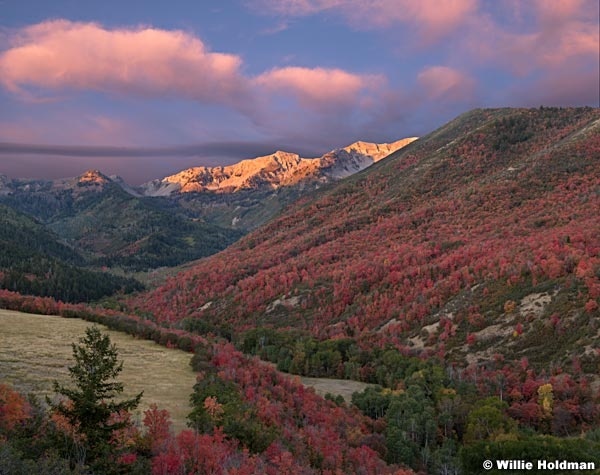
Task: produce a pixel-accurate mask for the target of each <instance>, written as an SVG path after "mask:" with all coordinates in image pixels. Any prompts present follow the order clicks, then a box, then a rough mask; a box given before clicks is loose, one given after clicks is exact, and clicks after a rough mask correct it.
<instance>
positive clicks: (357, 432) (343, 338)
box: [0, 107, 600, 474]
mask: <svg viewBox="0 0 600 475" xmlns="http://www.w3.org/2000/svg"><path fill="white" fill-rule="evenodd" d="M324 157H325V156H324ZM263 158H264V157H263ZM267 158H268V157H267ZM281 158H282V156H279V155H278V156H275V157H271V158H269V159H268V160H266V162H268V163H269V164H270V165H269V166H273V165H272V162H271V161H270V160H271V159H278V160H279V159H281ZM287 158H290V157H287ZM290 160H292V161H294V160H296V161H298V162H301V161H300V160H299V159H293V157H292V158H290ZM599 167H600V112H599V111H598V109H594V108H546V107H543V108H539V109H509V108H504V109H477V110H473V111H471V112H468V113H465V114H463V115H461V116H459V117H457V118H456V119H454V120H453V121H451V122H449V123H448V124H446V125H444V126H442V127H440V128H439V129H437V130H435V131H433V132H431V133H430V134H427V135H425V136H423V137H421V138H420V139H419V140H416V141H412V142H411V143H410V144H408V145H406V146H404V147H402V148H400V149H398V150H397V151H396V152H394V153H392V154H391V155H389V156H388V157H386V158H385V159H381V160H378V161H377V162H376V163H373V164H370V166H368V167H366V168H363V169H360V170H358V171H356V173H352V174H351V175H349V176H347V177H345V178H343V179H340V180H339V181H336V182H327V183H326V182H319V180H317V181H310V180H309V181H306V182H303V185H302V186H304V187H305V188H304V189H303V190H304V191H303V193H304V192H305V191H307V190H308V192H306V193H305V194H302V193H299V194H296V193H297V192H299V190H302V186H300V187H299V188H295V187H294V186H287V187H286V186H281V187H280V188H277V189H271V190H265V189H263V190H262V191H261V192H260V193H259V194H254V193H255V192H254V191H253V190H249V189H240V190H237V191H235V192H234V193H230V194H228V193H226V192H223V190H221V191H218V192H217V191H215V190H213V192H211V194H205V193H204V192H202V193H199V192H198V191H197V190H196V188H197V187H199V186H200V181H202V180H201V178H202V179H204V178H206V176H205V175H206V173H208V170H196V169H190V170H191V171H188V172H186V173H185V174H184V175H185V176H186V180H187V179H189V180H188V181H189V183H192V185H193V186H192V185H190V190H191V191H190V190H188V191H185V190H184V191H181V190H183V188H181V189H179V188H177V187H174V186H171V185H172V183H173V182H169V183H171V185H168V184H167V185H166V184H165V183H164V182H157V183H155V185H156V186H154V185H153V186H154V188H153V189H154V190H155V191H156V190H158V191H157V193H159V191H160V190H161V189H162V190H163V191H164V193H163V191H160V193H159V194H164V196H155V197H141V196H140V197H136V196H133V195H132V194H130V193H129V194H128V193H127V192H126V191H125V190H123V189H121V191H118V190H117V191H118V193H117V194H115V195H112V194H107V195H102V196H104V197H103V198H102V200H100V201H96V198H97V196H98V195H95V194H94V195H92V194H89V193H92V192H93V193H97V191H93V190H87V191H86V192H85V193H83V194H82V195H81V196H80V195H79V194H78V193H79V192H78V193H75V194H73V195H72V199H73V200H74V201H73V203H78V202H79V201H78V200H81V199H82V196H84V197H87V198H85V200H90V201H89V203H93V205H92V207H91V208H81V209H86V210H87V211H86V212H85V213H82V214H78V215H70V217H68V218H66V217H65V216H63V217H61V218H60V219H61V221H60V225H56V226H55V227H50V231H45V232H43V233H42V232H41V231H37V230H39V229H43V228H40V227H39V226H40V223H39V222H36V221H27V219H29V220H31V218H27V219H26V218H23V217H22V216H21V215H19V214H18V213H23V211H19V210H16V209H14V208H11V211H8V212H7V216H9V217H10V219H11V220H13V221H14V222H15V223H19V226H21V229H22V231H21V233H22V235H26V230H27V229H34V230H36V231H33V232H32V234H33V233H35V234H38V233H39V236H40V243H42V245H43V246H44V247H45V248H47V249H48V250H47V251H44V252H46V253H49V254H50V255H56V256H57V257H56V258H57V259H58V258H61V259H65V260H69V259H70V260H71V261H72V262H81V261H80V260H81V259H89V256H90V254H89V250H88V251H78V252H80V253H77V254H73V249H72V248H70V247H68V246H65V244H64V243H63V241H62V238H58V237H57V236H58V234H52V233H58V232H59V231H61V230H62V231H61V232H62V233H65V232H73V233H75V232H79V231H78V230H79V229H81V226H80V225H74V224H72V223H74V222H82V223H88V224H89V223H93V222H94V221H93V220H94V219H95V218H94V217H93V212H92V211H91V210H93V209H94V210H96V211H97V212H98V215H99V216H107V217H110V219H109V221H111V222H112V221H115V220H117V219H118V217H119V213H118V212H116V211H114V209H112V208H110V206H109V204H108V203H110V202H112V201H114V200H116V202H118V203H121V205H120V206H121V207H120V208H119V209H122V210H125V215H126V216H127V219H126V221H127V223H129V225H130V228H131V229H130V231H131V232H132V233H134V231H135V229H136V228H137V227H139V226H141V227H142V228H143V226H144V225H143V223H146V222H148V223H151V224H150V228H152V229H154V226H155V225H154V224H152V223H160V222H161V220H162V217H163V216H164V214H160V213H168V212H169V210H170V212H171V216H170V219H172V220H177V219H189V217H190V216H193V213H196V212H198V211H197V210H198V206H200V207H202V206H205V205H206V207H207V208H210V209H211V210H212V211H211V212H212V213H214V215H213V216H219V215H220V216H221V218H214V219H215V220H216V219H221V224H220V225H222V226H223V228H221V229H229V230H230V231H231V230H232V229H233V228H232V227H231V224H233V223H234V221H235V222H236V223H237V222H238V221H236V220H235V218H236V216H235V212H237V211H239V209H240V208H238V206H239V205H238V204H235V203H236V200H238V199H239V200H247V201H246V203H247V206H248V208H247V210H250V209H251V210H252V211H248V214H249V215H252V214H253V213H256V216H258V215H260V216H262V218H261V219H265V220H266V222H264V224H261V225H257V227H256V229H254V230H251V229H246V230H244V232H243V234H244V236H243V237H240V238H239V239H237V240H236V241H235V242H233V243H232V244H231V245H226V244H225V243H224V242H222V244H223V247H224V249H223V250H222V251H220V252H218V253H216V254H215V253H212V254H211V255H207V256H206V257H204V258H202V259H199V260H195V261H194V260H192V261H188V262H186V263H185V264H184V265H183V266H181V267H179V268H171V269H158V270H152V269H153V268H152V266H150V267H144V266H137V265H133V264H130V265H129V267H128V266H127V265H124V264H123V262H125V261H124V260H123V259H125V257H124V256H126V257H127V259H133V261H128V262H130V263H131V262H134V261H135V259H141V260H138V261H137V262H146V263H148V262H151V261H149V260H148V259H149V254H145V257H140V256H141V254H136V253H131V254H127V253H125V254H123V255H122V256H121V257H119V259H121V261H120V262H121V264H123V265H122V266H121V267H119V266H118V265H117V260H115V261H110V262H109V261H106V260H105V261H100V260H98V261H96V262H97V263H99V262H104V263H106V264H108V265H107V266H106V267H107V269H106V270H105V271H108V270H110V269H111V267H112V268H113V269H114V270H115V271H118V272H120V273H121V274H122V275H123V276H125V277H126V276H127V275H130V274H129V272H131V271H132V270H137V271H139V270H141V269H150V272H149V273H148V274H147V276H148V278H147V279H146V284H147V285H148V288H147V289H144V290H141V289H139V290H137V291H135V292H132V293H131V292H119V293H116V294H113V295H112V296H111V297H110V298H103V299H100V300H95V301H93V302H91V303H90V302H87V303H85V302H80V303H76V301H74V302H72V303H63V302H57V301H56V300H54V299H52V298H41V297H39V296H38V297H34V296H26V295H20V294H18V293H16V292H10V291H6V290H2V291H0V302H1V304H2V306H4V307H6V308H11V309H13V310H25V311H29V312H39V313H49V314H58V315H62V316H67V317H81V318H84V319H86V320H89V321H94V322H101V323H103V324H105V325H107V326H108V327H109V328H112V329H116V330H119V331H122V332H126V333H128V334H130V335H135V336H138V337H140V338H142V339H148V340H153V341H154V342H157V343H160V344H161V345H163V346H166V347H171V348H175V347H176V348H180V349H183V350H185V351H187V352H190V351H193V353H194V355H193V357H192V367H193V370H194V371H195V372H196V374H197V375H198V379H197V382H196V384H195V385H194V384H192V385H193V391H192V398H191V400H190V403H191V416H190V417H191V419H192V421H193V426H194V428H195V430H196V431H195V432H194V431H183V432H181V433H180V435H177V436H175V437H171V438H169V439H168V440H167V441H165V443H164V445H163V446H162V447H163V449H161V450H163V451H162V452H156V453H153V454H152V455H151V456H148V455H147V454H145V455H144V457H145V458H143V459H141V460H143V461H144V463H150V462H151V463H152V464H158V463H159V462H160V461H161V460H162V461H163V462H164V460H165V459H164V457H171V456H172V457H175V458H177V460H179V462H178V463H184V464H186V463H187V464H189V463H192V460H195V459H194V455H193V452H188V453H187V455H182V454H183V453H184V452H185V450H186V449H185V447H190V446H194V447H204V446H209V447H220V450H222V453H223V454H227V455H226V456H225V455H224V457H226V459H227V460H228V461H232V460H236V461H238V462H236V463H238V464H240V466H244V467H254V468H248V470H249V473H262V472H261V470H263V471H266V470H267V468H266V467H269V469H271V468H273V470H275V472H278V471H279V472H280V471H281V470H283V467H287V468H286V470H287V469H289V473H335V470H338V471H341V473H359V469H362V468H364V467H367V466H368V467H370V468H369V471H367V472H366V473H390V474H391V473H394V474H399V473H412V472H411V471H412V470H414V471H416V472H419V471H420V472H426V473H464V474H475V473H479V470H480V467H481V460H480V459H479V458H480V454H481V453H482V451H485V452H486V453H490V454H492V453H493V454H501V455H498V457H504V458H507V457H508V458H519V457H526V458H528V459H532V460H533V459H536V458H540V457H563V458H564V457H567V458H570V459H577V460H586V461H587V460H589V461H592V459H593V458H594V455H593V454H596V453H598V451H599V450H600V446H599V445H598V444H599V441H598V426H599V424H600V419H599V416H598V414H600V411H599V408H600V397H599V392H598V388H599V387H600V380H599V378H598V374H599V369H600V350H599V348H600V326H599V325H600V324H599V322H600V313H599V312H600V304H599V302H600V283H599V281H600V241H599V239H600V221H599V220H598V212H597V210H598V209H600V202H599V195H598V189H599V187H600V182H599V178H598V177H600V168H599ZM212 172H214V170H212V171H211V173H212ZM92 175H94V174H88V175H87V176H86V180H85V181H86V183H88V182H90V181H91V182H95V180H96V178H94V177H93V176H92ZM232 176H234V175H232ZM203 177H204V178H203ZM230 178H231V177H229V178H228V177H223V181H222V182H220V183H232V182H227V180H230ZM238 178H239V177H238ZM263 178H264V177H263ZM280 178H281V177H280ZM261 179H262V178H260V179H257V180H258V181H259V182H260V180H261ZM103 180H104V179H102V180H100V182H101V186H105V184H104V181H103ZM198 180H200V181H198ZM167 181H168V180H167ZM234 181H235V180H234ZM250 182H252V180H250ZM161 183H162V184H161ZM236 183H237V184H238V185H240V186H241V184H244V183H246V182H245V181H244V180H242V179H241V178H240V181H236ZM252 183H256V182H252ZM310 183H312V184H310ZM85 186H86V187H87V186H90V185H89V184H86V185H85ZM93 186H96V185H93ZM111 186H112V185H111ZM186 186H187V185H186ZM236 186H237V185H236ZM244 186H245V185H244ZM161 187H163V188H161ZM164 187H166V188H164ZM107 189H112V188H110V186H109V188H107ZM114 189H116V188H114ZM167 191H168V193H167ZM180 191H181V192H180ZM111 193H112V192H111ZM221 195H222V196H223V197H225V198H224V199H225V202H226V203H227V205H226V206H232V208H230V210H234V211H235V212H234V213H233V214H227V213H225V214H221V211H222V208H221V206H223V202H221V203H220V204H219V200H220V199H221V198H220V197H221ZM266 196H271V197H273V196H276V199H275V200H274V201H272V202H271V205H272V207H270V206H271V205H265V203H266V201H261V199H262V198H261V199H259V198H258V197H263V198H264V197H266ZM90 197H93V198H90ZM85 200H84V201H81V202H79V203H82V204H81V206H84V205H83V203H88V201H85ZM23 202H24V203H25V201H23ZM201 203H203V204H201ZM284 203H285V207H283V208H280V206H282V205H283V204H284ZM255 205H256V207H255ZM77 206H80V205H77ZM85 206H87V204H85ZM155 206H158V208H153V207H155ZM267 207H270V208H269V210H268V211H267V210H266V209H265V208H267ZM111 209H112V211H111ZM182 209H183V210H184V211H182ZM139 210H145V211H144V213H150V214H149V215H144V214H141V215H137V214H135V213H137V211H139ZM157 210H158V211H157ZM96 211H95V212H96ZM11 213H12V214H11ZM156 213H158V214H156ZM178 213H182V214H181V215H179V214H178ZM57 216H58V215H57ZM136 216H137V217H136ZM144 216H146V217H144ZM147 216H154V217H155V218H156V220H157V221H152V219H150V220H149V221H147ZM182 216H186V217H182ZM207 216H208V215H204V217H203V218H200V217H198V216H197V218H198V219H199V221H197V222H203V223H205V224H206V223H208V222H209V221H210V219H213V218H210V219H209V218H207ZM37 219H41V217H39V218H37ZM203 219H205V220H206V221H202V220H203ZM230 220H231V223H230V224H228V223H229V221H230ZM168 222H169V223H171V227H172V228H177V229H178V230H186V232H188V231H189V229H188V228H186V227H185V226H182V227H177V226H176V225H175V224H174V223H175V222H174V221H168ZM140 223H142V224H140ZM125 225H126V224H123V225H122V226H125ZM89 226H91V228H93V226H95V225H92V224H89ZM103 226H104V225H103ZM120 226H121V225H120ZM106 228H107V230H106V233H104V231H103V234H102V236H103V237H102V240H101V241H102V242H104V243H105V245H111V243H113V240H115V242H120V244H119V245H122V244H123V242H124V241H119V239H120V238H119V239H117V238H116V237H115V236H116V235H114V234H110V233H111V232H115V229H117V228H118V227H116V226H115V229H113V228H111V227H110V226H109V225H106ZM154 231H156V232H162V231H160V230H159V227H158V224H156V229H154ZM154 231H152V232H154ZM74 236H75V234H73V235H72V236H71V238H70V239H75V237H74ZM178 236H179V235H178ZM138 237H139V236H138ZM138 237H136V238H135V239H138ZM180 238H181V239H182V240H183V242H184V243H187V244H190V245H192V244H193V243H195V242H197V240H196V239H195V238H192V236H191V235H183V236H180ZM174 239H175V241H167V240H160V239H159V241H160V246H159V247H157V248H152V249H154V251H155V252H157V255H159V254H160V255H162V254H161V252H162V251H160V249H163V248H164V249H170V251H168V252H169V253H178V252H182V250H183V251H184V252H187V251H185V249H186V247H185V245H182V246H179V245H178V244H177V242H179V241H177V239H179V237H176V238H174ZM22 241H23V243H22V244H27V242H28V241H27V239H23V240H22ZM142 241H144V239H142ZM217 241H219V240H218V239H217ZM217 241H216V242H217ZM72 242H74V241H72ZM144 242H145V241H144ZM135 243H136V245H135V246H134V247H135V248H136V249H141V248H142V247H143V246H142V247H140V248H138V247H136V246H137V245H138V244H140V242H138V241H135ZM91 244H93V245H94V246H98V245H99V243H98V242H93V243H90V245H91ZM161 246H164V247H161ZM147 251H148V248H145V251H144V252H147ZM20 252H23V253H24V252H26V251H20ZM95 252H97V253H100V251H98V249H97V250H96V251H95ZM103 252H104V251H103ZM167 255H169V254H168V253H167ZM171 255H172V254H171ZM163 257H164V256H163ZM78 259H80V260H79V261H78ZM96 259H100V257H99V254H98V255H97V256H96ZM102 259H106V256H105V257H103V258H102ZM113 266H114V267H113ZM152 275H154V277H151V276H152ZM26 280H27V279H26ZM29 280H30V281H35V278H30V279H29ZM16 290H18V289H16ZM67 347H68V345H67ZM145 358H146V359H148V358H152V357H149V356H145ZM155 359H158V358H155ZM7 361H8V360H7ZM138 368H139V366H138ZM141 371H142V369H138V370H137V371H136V372H137V373H138V374H139V373H141ZM158 371H159V370H158V369H156V370H151V372H152V373H154V372H156V373H157V374H158ZM282 372H283V373H288V374H282ZM290 375H292V376H290ZM301 383H303V384H304V385H303V384H301ZM305 385H310V386H313V387H314V388H315V389H316V392H317V393H315V392H313V391H312V390H306V387H305ZM355 391H359V392H355ZM188 392H189V390H188ZM327 393H330V394H329V395H327ZM188 396H189V395H188ZM322 396H325V397H322ZM167 398H168V396H167ZM173 417H175V416H173ZM481 427H486V428H487V429H486V430H485V431H484V430H482V429H481ZM148 434H149V433H147V434H146V435H140V437H142V438H143V437H150V435H148ZM152 437H154V436H152ZM201 440H202V441H201ZM186 444H187V445H186ZM202 444H204V445H202ZM136 450H137V451H138V452H137V453H138V454H141V453H142V452H143V451H142V449H140V448H137V449H136ZM198 450H200V449H198ZM176 454H178V455H176ZM249 454H252V455H249ZM213 455H214V456H215V457H216V456H217V455H216V454H211V457H212V456H213ZM206 457H207V458H205V459H203V460H204V461H205V462H206V461H208V460H209V459H210V460H213V459H211V458H210V457H209V456H208V455H207V456H206ZM163 462H160V463H163ZM164 463H166V462H164ZM203 463H204V462H203ZM206 463H208V462H206ZM259 466H260V467H262V468H261V469H257V468H256V467H259ZM203 467H204V466H203ZM274 467H275V468H274ZM252 470H254V472H253V471H252ZM257 470H258V471H257ZM329 471H331V472H329ZM165 473H168V472H165Z"/></svg>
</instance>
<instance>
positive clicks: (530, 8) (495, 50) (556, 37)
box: [461, 0, 599, 76]
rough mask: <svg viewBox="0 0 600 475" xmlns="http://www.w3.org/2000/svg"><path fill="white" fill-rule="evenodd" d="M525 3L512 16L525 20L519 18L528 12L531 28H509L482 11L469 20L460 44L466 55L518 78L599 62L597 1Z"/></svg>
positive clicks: (515, 18) (565, 0) (517, 19)
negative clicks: (479, 14)
mask: <svg viewBox="0 0 600 475" xmlns="http://www.w3.org/2000/svg"><path fill="white" fill-rule="evenodd" d="M524 5H525V6H523V5H521V7H520V8H519V10H518V11H516V10H515V9H511V11H509V12H508V17H509V19H510V18H511V14H512V19H514V20H516V21H515V23H520V21H521V20H520V17H522V16H523V15H525V16H528V17H530V25H529V26H528V27H525V28H523V25H521V28H519V29H515V28H514V27H506V26H503V25H501V24H500V23H498V22H497V21H495V20H494V18H492V17H491V16H490V15H482V16H480V17H479V18H477V20H476V21H473V22H471V23H470V24H469V26H468V28H467V30H466V34H465V35H464V37H463V41H462V42H461V50H462V51H463V53H464V54H468V55H470V56H471V57H473V58H474V59H475V60H478V61H479V62H483V63H492V64H495V65H496V66H497V67H500V68H504V69H508V70H509V71H511V72H512V74H514V75H517V76H526V75H529V74H532V73H534V72H536V71H538V72H539V71H540V70H553V71H557V72H558V71H560V69H562V68H564V67H565V66H566V65H567V64H569V66H570V67H573V65H574V63H575V62H579V64H580V65H584V64H585V63H588V62H590V61H594V62H597V61H598V54H599V44H598V16H599V6H598V2H597V1H595V0H536V1H535V2H531V3H526V4H524ZM523 9H525V10H526V11H523ZM505 13H506V12H505ZM576 69H578V68H576Z"/></svg>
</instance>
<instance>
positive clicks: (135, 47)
mask: <svg viewBox="0 0 600 475" xmlns="http://www.w3.org/2000/svg"><path fill="white" fill-rule="evenodd" d="M12 43H13V44H12V47H11V48H10V49H8V50H6V51H4V52H3V53H2V54H1V55H0V81H1V82H2V84H3V85H4V87H5V88H7V89H8V90H10V91H12V92H14V93H24V94H27V93H28V90H27V88H28V87H37V88H42V89H51V90H64V89H79V90H96V91H102V92H110V93H124V94H137V95H141V96H164V95H169V94H171V95H176V96H179V97H186V98H190V99H195V100H201V101H205V102H210V103H215V102H221V103H222V102H225V103H231V102H232V101H234V100H235V99H236V98H237V97H239V96H240V95H242V94H244V80H243V77H242V76H241V73H240V67H241V64H242V61H241V59H240V58H239V57H238V56H236V55H233V54H225V53H213V52H210V51H208V50H207V48H206V47H205V45H204V43H203V42H202V41H201V40H199V39H198V38H196V37H195V36H193V35H190V34H188V33H185V32H183V31H177V30H175V31H166V30H159V29H155V28H142V27H140V28H136V29H114V30H109V29H106V28H104V27H102V26H101V25H99V24H96V23H80V22H71V21H67V20H52V21H45V22H42V23H39V24H36V25H33V26H29V27H26V28H24V29H22V30H21V31H19V32H18V34H17V35H16V36H15V37H13V38H12Z"/></svg>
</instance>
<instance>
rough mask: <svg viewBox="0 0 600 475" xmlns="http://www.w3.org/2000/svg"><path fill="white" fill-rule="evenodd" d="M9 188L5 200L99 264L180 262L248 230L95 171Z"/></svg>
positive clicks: (134, 266) (148, 265) (146, 266)
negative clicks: (146, 194) (142, 192)
mask: <svg viewBox="0 0 600 475" xmlns="http://www.w3.org/2000/svg"><path fill="white" fill-rule="evenodd" d="M3 190H4V192H3V193H2V195H3V196H2V197H0V202H2V203H4V204H6V205H7V206H10V207H12V208H13V209H15V210H17V211H19V212H22V213H26V214H28V215H30V216H32V217H34V218H36V219H38V220H39V222H40V224H43V225H44V226H45V227H46V228H47V229H49V230H50V231H52V232H53V233H55V234H56V235H57V236H59V237H60V238H61V239H62V240H63V241H65V242H67V243H69V245H70V246H72V247H73V248H74V249H77V250H78V251H79V253H81V254H82V255H83V256H85V258H86V262H87V264H89V265H93V266H95V267H98V266H108V267H120V268H125V269H128V270H145V269H149V268H150V269H151V268H156V267H160V266H174V265H178V264H181V263H184V262H187V261H191V260H194V259H198V258H200V257H204V256H207V255H210V254H213V253H215V252H217V251H219V250H221V249H223V248H224V247H226V246H227V245H228V244H230V243H232V242H233V241H235V240H236V239H238V238H239V237H240V236H241V235H242V234H241V233H240V232H239V231H235V230H231V229H223V228H220V227H219V226H216V225H212V224H208V223H206V222H204V221H203V220H201V219H197V218H192V217H190V216H188V215H187V214H186V212H185V211H184V210H182V209H180V208H179V207H178V206H177V205H176V204H175V203H172V202H170V201H164V200H161V199H151V198H144V197H141V196H140V195H139V194H137V193H135V192H134V191H133V190H132V189H131V188H130V187H128V186H127V185H126V184H125V183H124V182H123V181H122V180H121V179H119V178H118V177H107V176H106V175H103V174H102V173H100V172H98V171H95V170H90V171H88V172H86V173H84V174H83V175H81V176H79V177H75V178H67V179H61V180H53V181H43V180H12V181H10V180H4V188H3Z"/></svg>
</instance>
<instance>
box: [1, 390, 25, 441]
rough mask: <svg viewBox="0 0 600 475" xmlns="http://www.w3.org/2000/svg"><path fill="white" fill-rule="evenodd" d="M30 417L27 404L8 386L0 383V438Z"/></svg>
mask: <svg viewBox="0 0 600 475" xmlns="http://www.w3.org/2000/svg"><path fill="white" fill-rule="evenodd" d="M30 417H31V407H30V406H29V403H28V402H27V401H26V400H25V398H24V397H23V396H21V395H20V394H19V393H18V392H16V391H15V390H13V389H12V388H11V387H10V386H9V385H8V384H3V383H0V438H1V437H2V434H7V433H9V432H11V431H12V430H13V429H15V427H17V426H19V425H21V424H23V423H24V422H25V421H26V420H27V419H29V418H30Z"/></svg>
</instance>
